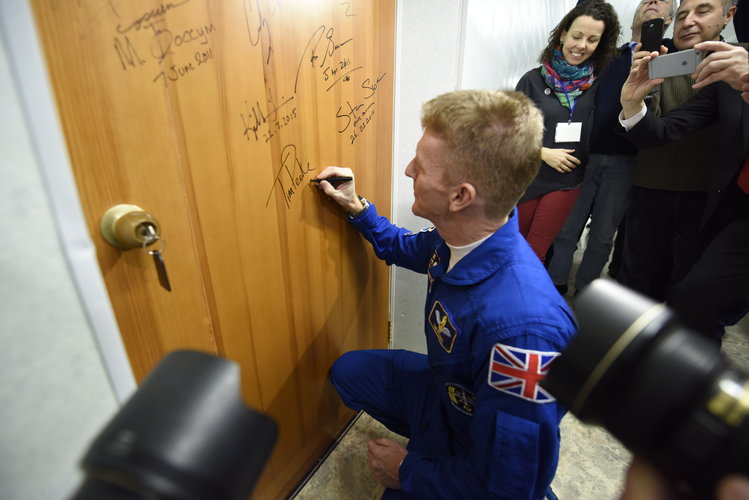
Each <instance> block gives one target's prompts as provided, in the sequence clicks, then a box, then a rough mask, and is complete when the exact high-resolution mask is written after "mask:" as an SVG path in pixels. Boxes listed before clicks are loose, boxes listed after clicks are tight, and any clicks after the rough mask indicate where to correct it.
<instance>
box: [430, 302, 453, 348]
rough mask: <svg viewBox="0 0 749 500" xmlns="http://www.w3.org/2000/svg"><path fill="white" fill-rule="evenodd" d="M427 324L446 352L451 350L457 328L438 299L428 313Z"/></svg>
mask: <svg viewBox="0 0 749 500" xmlns="http://www.w3.org/2000/svg"><path fill="white" fill-rule="evenodd" d="M429 324H430V325H431V326H432V330H433V331H434V333H435V335H437V340H438V341H439V343H440V345H441V346H442V348H443V349H444V350H446V351H447V352H452V350H453V345H455V339H457V338H458V330H457V329H456V328H455V326H454V325H453V324H452V322H451V321H450V314H448V312H447V310H446V309H445V307H444V306H443V305H442V304H441V303H440V301H439V300H438V301H436V302H435V303H434V305H433V306H432V310H431V312H430V313H429Z"/></svg>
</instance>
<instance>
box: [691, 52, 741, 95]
mask: <svg viewBox="0 0 749 500" xmlns="http://www.w3.org/2000/svg"><path fill="white" fill-rule="evenodd" d="M694 48H695V50H700V51H702V52H705V53H707V52H712V53H710V55H708V56H707V57H706V58H704V59H702V61H700V63H699V64H698V65H697V69H696V70H695V72H694V74H693V75H692V78H694V81H695V83H694V85H693V86H692V87H693V88H695V89H701V88H703V87H705V86H707V85H710V84H711V83H714V82H720V81H722V82H726V83H727V84H728V85H730V86H731V87H733V88H734V89H735V90H738V91H739V92H741V91H742V87H743V81H742V76H743V75H746V74H749V52H747V50H746V49H745V48H744V47H741V46H738V45H731V44H728V43H725V42H700V43H698V44H696V45H695V46H694Z"/></svg>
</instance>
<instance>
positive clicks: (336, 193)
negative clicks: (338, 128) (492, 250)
mask: <svg viewBox="0 0 749 500" xmlns="http://www.w3.org/2000/svg"><path fill="white" fill-rule="evenodd" d="M332 176H347V177H351V178H352V180H350V181H344V182H334V183H331V182H327V181H322V182H320V183H318V184H317V186H318V188H319V189H321V190H322V191H323V192H324V193H325V194H326V195H328V196H329V197H330V198H332V199H333V200H335V202H336V203H338V205H340V206H341V207H342V208H343V209H344V210H346V212H347V214H348V220H349V222H350V223H351V224H352V225H354V226H355V227H356V229H358V230H359V232H360V233H362V236H364V237H365V238H366V239H367V241H369V242H370V243H371V244H372V248H373V249H374V251H375V254H376V255H377V257H379V258H380V259H382V260H384V261H385V262H386V263H387V264H388V265H392V264H394V265H396V266H400V267H405V268H406V269H410V270H412V271H415V272H418V273H426V271H427V266H428V263H429V259H430V257H431V256H432V252H433V251H434V248H435V246H436V244H437V242H438V241H439V240H440V236H439V234H438V233H437V231H436V230H434V229H432V230H427V231H420V232H418V233H413V232H410V231H408V230H407V229H404V228H401V227H398V226H396V225H394V224H392V223H391V222H390V221H389V220H388V219H387V217H383V216H381V215H379V214H378V213H377V208H376V207H375V205H374V204H373V203H372V204H370V203H369V202H368V201H366V200H364V198H362V197H360V196H359V195H358V194H357V193H356V188H355V180H356V179H355V176H354V172H353V171H352V170H351V169H350V168H343V167H327V168H326V169H325V170H323V171H322V172H320V173H319V174H318V176H317V178H318V179H325V178H328V177H332ZM362 200H364V201H362ZM365 202H366V204H365Z"/></svg>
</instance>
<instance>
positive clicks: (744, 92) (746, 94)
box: [741, 73, 749, 104]
mask: <svg viewBox="0 0 749 500" xmlns="http://www.w3.org/2000/svg"><path fill="white" fill-rule="evenodd" d="M741 98H742V99H743V100H744V102H745V103H747V104H749V73H745V74H743V75H741Z"/></svg>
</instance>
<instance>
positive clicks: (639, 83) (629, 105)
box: [620, 47, 665, 120]
mask: <svg viewBox="0 0 749 500" xmlns="http://www.w3.org/2000/svg"><path fill="white" fill-rule="evenodd" d="M662 49H665V47H662ZM656 57H658V53H657V52H650V53H648V52H642V51H640V52H635V54H634V58H633V62H632V69H630V71H629V76H628V77H627V80H626V81H625V82H624V85H622V92H621V99H620V100H621V104H622V114H621V118H622V119H624V120H626V119H628V118H631V117H632V116H634V115H636V114H638V113H640V112H641V111H642V109H643V108H644V107H645V97H646V96H647V95H648V94H649V93H650V92H651V91H652V90H653V89H654V88H655V87H656V86H657V85H658V84H660V83H663V78H655V79H653V80H651V79H650V77H649V76H648V63H649V62H650V61H651V60H652V59H655V58H656Z"/></svg>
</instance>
